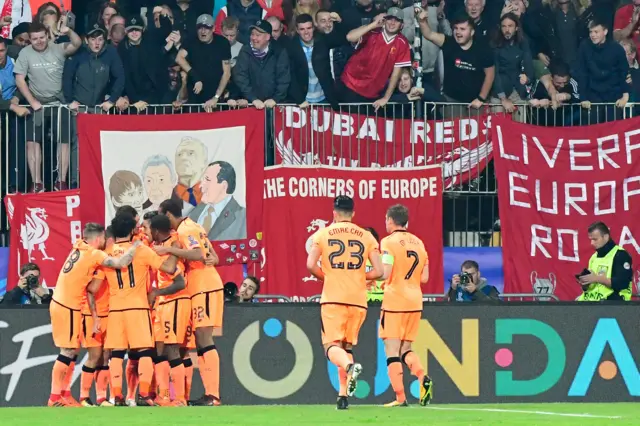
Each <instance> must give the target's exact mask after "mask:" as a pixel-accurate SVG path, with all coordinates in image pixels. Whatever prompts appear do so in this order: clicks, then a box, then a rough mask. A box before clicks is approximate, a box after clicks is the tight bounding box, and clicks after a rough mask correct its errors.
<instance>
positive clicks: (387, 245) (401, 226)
mask: <svg viewBox="0 0 640 426" xmlns="http://www.w3.org/2000/svg"><path fill="white" fill-rule="evenodd" d="M408 223H409V210H408V209H407V208H406V207H405V206H403V205H402V204H396V205H394V206H391V207H389V209H388V210H387V216H386V226H387V232H388V233H389V234H390V235H388V236H387V237H385V238H383V239H382V242H381V248H382V263H383V264H384V274H383V276H382V278H383V279H384V280H385V282H384V298H383V299H382V309H381V312H380V329H379V334H380V338H381V339H382V340H383V341H384V350H385V353H386V355H387V371H388V374H389V379H390V381H391V386H392V387H393V390H394V392H395V393H396V399H395V401H392V402H390V403H388V404H386V405H385V407H406V406H407V405H408V404H407V398H406V396H405V393H404V384H403V377H402V363H404V364H405V365H406V366H407V367H409V370H410V371H411V373H412V374H413V375H414V376H416V378H417V379H418V383H420V405H427V404H428V403H429V401H430V400H431V393H432V383H431V379H430V378H429V377H428V376H426V375H425V372H424V368H423V367H422V363H421V362H420V358H418V355H416V354H415V353H414V352H413V351H412V350H411V342H414V341H415V340H416V337H418V330H419V328H420V318H421V317H422V289H421V288H420V284H426V283H427V282H428V281H429V256H428V255H427V251H426V249H425V247H424V243H423V242H422V240H420V238H418V237H416V236H415V235H413V234H412V233H410V232H409V231H407V224H408Z"/></svg>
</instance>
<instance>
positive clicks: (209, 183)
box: [78, 109, 264, 263]
mask: <svg viewBox="0 0 640 426" xmlns="http://www.w3.org/2000/svg"><path fill="white" fill-rule="evenodd" d="M78 135H79V141H80V142H79V143H80V174H81V175H82V185H81V190H80V191H81V196H82V198H83V199H85V200H91V202H86V203H83V205H82V207H81V216H82V220H83V222H89V221H95V222H101V223H108V222H109V221H110V220H111V219H112V218H113V216H114V215H115V212H116V210H117V209H118V207H120V206H123V205H131V206H133V207H135V208H136V209H137V210H138V211H139V212H141V214H142V213H144V212H147V211H151V210H157V208H158V206H159V204H160V203H161V202H162V201H164V200H166V199H168V198H172V199H175V200H177V201H179V202H180V203H181V204H182V206H183V215H185V216H188V217H190V218H191V219H193V220H194V221H196V222H198V223H199V224H201V225H202V226H203V227H204V228H205V230H206V231H207V232H208V237H209V239H210V240H211V241H212V242H213V243H214V247H215V248H216V249H217V250H223V251H224V252H227V251H228V252H229V253H231V255H230V256H226V257H225V258H224V259H221V260H222V262H223V263H243V262H246V261H250V260H251V259H252V258H257V257H258V256H257V252H258V250H259V248H258V247H257V246H258V242H257V238H256V233H257V232H259V231H260V226H261V212H262V191H261V189H260V183H261V182H262V175H263V171H262V170H263V164H264V112H263V111H257V110H253V109H248V110H243V111H225V112H216V113H215V114H179V115H145V116H117V117H116V116H106V115H90V114H81V115H80V116H79V118H78ZM249 171H251V173H249ZM232 248H235V250H233V249H232ZM253 249H255V251H256V253H251V251H252V250H253Z"/></svg>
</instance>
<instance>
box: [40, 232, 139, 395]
mask: <svg viewBox="0 0 640 426" xmlns="http://www.w3.org/2000/svg"><path fill="white" fill-rule="evenodd" d="M105 244H106V237H105V230H104V227H103V226H102V225H100V224H97V223H87V224H86V226H85V227H84V230H83V232H82V239H81V240H78V241H76V242H75V244H74V245H73V249H72V250H71V253H70V254H69V256H68V257H67V260H66V262H65V263H64V265H63V267H62V270H61V271H60V275H59V276H58V281H57V283H56V291H55V293H54V295H53V300H52V303H51V305H50V307H49V312H50V315H51V334H52V335H53V342H54V344H55V345H56V346H57V347H58V348H60V355H58V358H57V360H56V361H55V363H54V364H53V371H52V373H51V395H50V396H49V401H48V403H47V405H48V406H50V407H69V406H72V407H79V406H80V403H78V401H76V400H75V399H74V398H73V397H72V396H71V391H70V390H69V388H70V384H71V379H72V376H73V370H74V368H75V363H76V360H77V357H78V352H79V349H80V328H81V324H82V315H81V305H82V301H83V298H84V297H85V294H86V290H87V286H88V285H89V283H90V282H91V280H92V279H93V277H94V274H95V272H96V270H97V269H98V268H99V267H101V266H102V267H104V268H126V267H128V266H129V265H130V264H131V262H132V261H133V256H134V253H135V251H136V250H137V249H138V247H139V244H133V245H131V246H130V247H128V248H127V250H125V251H122V252H120V253H119V257H116V256H109V255H107V254H106V253H105V252H103V251H102V250H104V248H105Z"/></svg>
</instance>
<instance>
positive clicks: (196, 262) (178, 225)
mask: <svg viewBox="0 0 640 426" xmlns="http://www.w3.org/2000/svg"><path fill="white" fill-rule="evenodd" d="M158 213H160V214H163V215H165V216H167V217H168V218H169V220H170V221H171V227H172V228H173V229H174V230H175V231H176V232H177V233H178V238H179V241H180V243H181V244H182V246H183V247H184V248H175V247H164V246H162V247H160V246H157V247H155V248H154V249H155V250H156V252H157V253H158V254H161V255H165V254H172V255H174V256H178V257H179V258H181V259H184V260H186V261H187V262H186V263H187V282H188V283H189V294H190V295H191V320H192V324H193V327H194V328H195V337H196V345H197V348H198V364H199V370H200V375H201V377H202V383H203V384H204V389H205V395H204V396H202V398H200V399H198V400H195V401H190V404H191V405H205V406H213V405H220V357H219V355H218V351H217V349H216V346H215V344H214V342H213V335H214V333H215V335H216V336H221V335H222V314H223V309H224V294H223V285H222V280H221V279H220V275H218V272H217V271H216V269H215V267H214V266H213V265H214V264H217V262H218V258H217V256H216V254H215V252H214V251H213V248H212V247H211V243H210V242H209V240H208V238H207V233H206V232H205V231H204V229H203V228H202V226H200V225H198V224H197V223H196V222H194V221H193V220H191V219H189V218H186V217H185V218H183V217H182V204H181V203H178V202H176V201H174V200H165V201H163V202H162V203H161V204H160V208H159V209H158Z"/></svg>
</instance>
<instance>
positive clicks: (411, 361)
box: [402, 351, 424, 384]
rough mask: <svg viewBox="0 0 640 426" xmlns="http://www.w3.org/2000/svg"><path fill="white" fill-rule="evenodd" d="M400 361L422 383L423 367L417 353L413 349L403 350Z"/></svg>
mask: <svg viewBox="0 0 640 426" xmlns="http://www.w3.org/2000/svg"><path fill="white" fill-rule="evenodd" d="M402 361H403V362H404V363H405V364H406V365H407V367H409V370H411V374H413V375H414V376H416V377H417V378H418V383H420V384H422V380H424V367H422V363H421V362H420V358H418V355H416V353H415V352H413V351H409V352H405V353H404V355H403V356H402Z"/></svg>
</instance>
